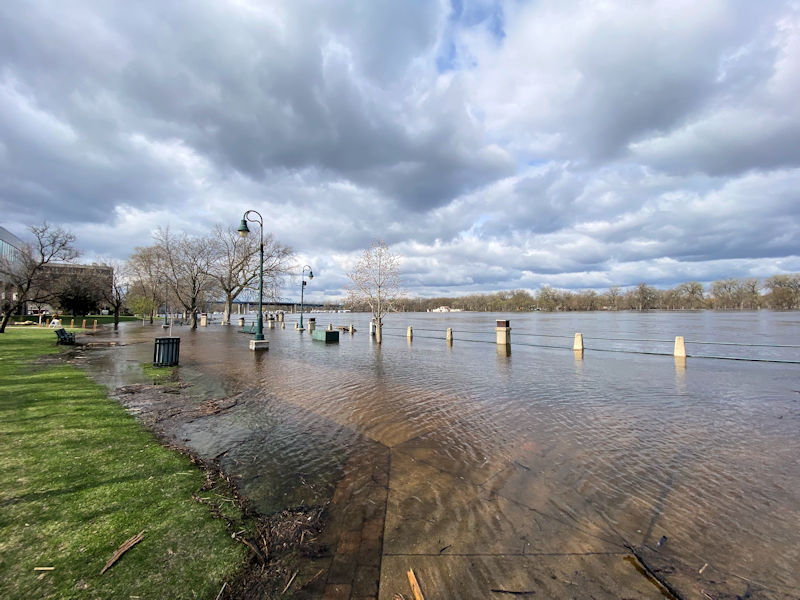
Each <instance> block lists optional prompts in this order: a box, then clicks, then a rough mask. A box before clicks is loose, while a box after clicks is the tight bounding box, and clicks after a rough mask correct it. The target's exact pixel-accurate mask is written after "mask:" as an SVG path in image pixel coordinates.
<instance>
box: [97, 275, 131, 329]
mask: <svg viewBox="0 0 800 600" xmlns="http://www.w3.org/2000/svg"><path fill="white" fill-rule="evenodd" d="M111 269H112V271H111V287H110V288H107V287H103V288H102V296H103V300H104V301H105V302H106V303H107V304H108V305H109V306H110V307H111V310H112V311H113V314H114V329H118V328H119V313H120V311H121V310H122V305H123V304H124V303H125V300H126V297H127V295H128V282H127V278H126V276H125V275H126V274H125V270H124V268H123V266H122V265H121V264H119V263H112V265H111Z"/></svg>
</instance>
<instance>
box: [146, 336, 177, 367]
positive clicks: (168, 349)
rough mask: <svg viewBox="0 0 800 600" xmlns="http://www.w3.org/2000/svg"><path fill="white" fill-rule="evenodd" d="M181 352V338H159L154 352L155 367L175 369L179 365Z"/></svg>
mask: <svg viewBox="0 0 800 600" xmlns="http://www.w3.org/2000/svg"><path fill="white" fill-rule="evenodd" d="M180 350H181V338H179V337H157V338H156V346H155V349H154V350H153V366H154V367H174V366H176V365H177V364H178V355H179V354H180Z"/></svg>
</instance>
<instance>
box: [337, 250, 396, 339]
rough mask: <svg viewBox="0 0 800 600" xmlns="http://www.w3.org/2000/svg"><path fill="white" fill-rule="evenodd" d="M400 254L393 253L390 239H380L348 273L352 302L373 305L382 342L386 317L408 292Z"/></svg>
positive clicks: (377, 330)
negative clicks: (388, 240)
mask: <svg viewBox="0 0 800 600" xmlns="http://www.w3.org/2000/svg"><path fill="white" fill-rule="evenodd" d="M399 266H400V257H399V256H398V255H396V254H392V252H391V251H390V250H389V247H388V246H387V245H386V242H384V241H383V240H376V241H375V242H373V244H372V245H371V246H370V247H369V248H367V249H366V250H364V253H363V254H362V255H361V258H360V259H359V261H358V263H356V266H355V268H354V269H353V270H352V271H351V272H350V273H348V274H347V277H348V278H349V279H350V281H351V282H352V283H351V285H348V286H347V287H346V290H347V299H348V303H351V304H362V303H365V304H367V305H369V307H370V310H371V311H372V318H373V320H374V322H375V341H376V342H378V343H379V344H380V343H381V327H382V325H383V321H382V319H383V317H384V315H386V314H388V313H389V312H391V311H393V310H395V305H396V303H397V301H398V300H400V299H401V298H402V297H403V296H404V295H405V292H404V291H403V290H402V288H401V285H400V269H399Z"/></svg>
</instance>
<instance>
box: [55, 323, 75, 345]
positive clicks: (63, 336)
mask: <svg viewBox="0 0 800 600" xmlns="http://www.w3.org/2000/svg"><path fill="white" fill-rule="evenodd" d="M56 335H57V336H58V340H56V344H64V345H65V346H67V345H72V344H74V343H75V334H74V333H69V332H67V330H66V329H64V328H63V327H62V328H61V329H56Z"/></svg>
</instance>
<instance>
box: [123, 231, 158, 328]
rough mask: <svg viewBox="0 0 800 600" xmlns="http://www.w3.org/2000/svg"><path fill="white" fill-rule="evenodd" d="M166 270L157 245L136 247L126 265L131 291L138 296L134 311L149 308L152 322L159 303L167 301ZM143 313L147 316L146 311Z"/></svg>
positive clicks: (143, 315) (137, 311)
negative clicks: (165, 290)
mask: <svg viewBox="0 0 800 600" xmlns="http://www.w3.org/2000/svg"><path fill="white" fill-rule="evenodd" d="M164 271H165V265H164V258H163V256H161V253H159V251H158V248H157V247H155V246H147V247H137V248H135V249H134V252H133V254H132V255H131V257H130V258H129V259H128V263H127V265H126V272H127V274H128V276H129V277H130V278H131V280H132V281H131V283H132V285H131V287H130V290H129V291H130V293H131V296H132V297H136V298H137V302H136V308H135V309H134V312H136V313H139V312H140V311H144V310H148V311H149V313H148V316H149V318H150V323H151V324H152V323H153V318H154V317H155V313H156V309H157V308H158V305H159V304H160V303H161V302H162V301H163V302H166V298H165V293H164V283H165V281H166V276H165V275H164ZM141 315H142V318H144V317H145V313H144V312H141Z"/></svg>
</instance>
